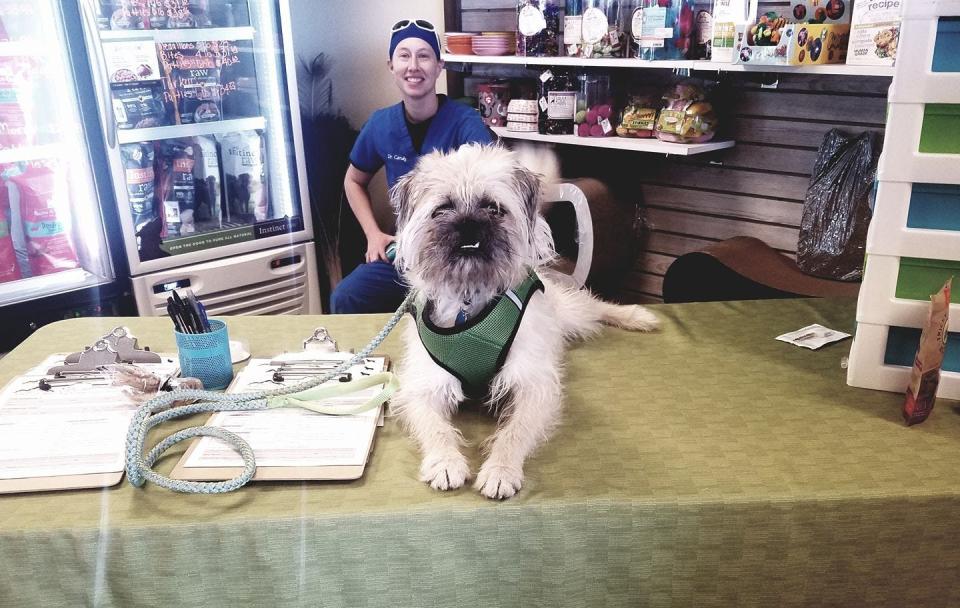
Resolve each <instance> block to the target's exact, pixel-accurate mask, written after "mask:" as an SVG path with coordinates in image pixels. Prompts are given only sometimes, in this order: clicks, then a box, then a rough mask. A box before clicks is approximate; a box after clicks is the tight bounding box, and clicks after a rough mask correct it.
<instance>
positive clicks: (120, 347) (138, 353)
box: [63, 327, 162, 365]
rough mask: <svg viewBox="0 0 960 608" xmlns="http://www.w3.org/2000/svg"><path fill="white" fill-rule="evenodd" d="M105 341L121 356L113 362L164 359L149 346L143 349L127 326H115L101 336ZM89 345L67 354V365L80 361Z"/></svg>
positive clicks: (142, 361) (101, 339)
mask: <svg viewBox="0 0 960 608" xmlns="http://www.w3.org/2000/svg"><path fill="white" fill-rule="evenodd" d="M100 341H104V342H106V343H107V344H109V345H110V347H111V348H112V349H113V350H114V352H116V353H117V356H118V357H119V358H118V360H117V361H114V362H113V363H160V362H161V361H162V359H161V358H160V355H158V354H157V353H154V352H151V351H150V350H149V349H148V348H143V349H141V348H140V347H139V345H138V344H137V338H136V337H135V336H134V335H133V334H132V333H130V330H129V329H127V328H126V327H115V328H114V329H113V330H112V331H111V332H110V333H108V334H107V335H105V336H103V337H101V338H100V339H99V340H98V342H100ZM89 348H91V347H89V346H88V347H87V348H85V349H83V351H80V352H78V353H73V354H70V355H67V356H66V358H65V359H64V360H63V362H64V363H65V364H67V365H72V364H76V363H78V362H79V361H80V358H81V357H82V355H83V353H84V352H86V351H87V350H88V349H89Z"/></svg>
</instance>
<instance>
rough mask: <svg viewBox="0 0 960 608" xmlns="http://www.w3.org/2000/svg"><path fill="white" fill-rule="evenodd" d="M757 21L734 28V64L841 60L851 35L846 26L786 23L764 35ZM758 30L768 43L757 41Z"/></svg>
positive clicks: (845, 55) (819, 62)
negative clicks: (735, 37)
mask: <svg viewBox="0 0 960 608" xmlns="http://www.w3.org/2000/svg"><path fill="white" fill-rule="evenodd" d="M758 25H762V24H760V23H758V24H752V25H747V26H738V27H737V47H736V53H735V55H734V63H740V64H752V65H796V66H802V65H823V64H826V63H843V62H844V60H845V59H846V57H847V44H848V42H849V38H850V26H849V25H831V24H819V25H818V24H812V23H788V24H785V25H782V26H781V27H779V28H776V29H773V31H771V32H770V35H769V36H767V35H766V33H765V31H764V30H763V28H762V27H761V28H759V29H754V28H757V27H758ZM757 32H760V35H763V36H764V39H765V40H770V41H771V44H757V43H758V42H759V41H760V40H759V39H758V34H757Z"/></svg>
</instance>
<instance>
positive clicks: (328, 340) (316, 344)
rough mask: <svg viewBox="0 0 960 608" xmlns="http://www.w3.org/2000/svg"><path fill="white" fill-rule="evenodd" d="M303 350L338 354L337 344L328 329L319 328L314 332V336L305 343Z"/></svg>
mask: <svg viewBox="0 0 960 608" xmlns="http://www.w3.org/2000/svg"><path fill="white" fill-rule="evenodd" d="M303 350H305V351H310V350H314V351H326V352H331V353H335V352H337V342H336V340H334V339H333V336H331V335H330V332H328V331H327V328H326V327H318V328H316V329H315V330H313V335H311V336H310V337H309V338H307V339H306V340H304V341H303Z"/></svg>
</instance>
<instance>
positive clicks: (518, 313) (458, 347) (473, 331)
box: [413, 271, 543, 399]
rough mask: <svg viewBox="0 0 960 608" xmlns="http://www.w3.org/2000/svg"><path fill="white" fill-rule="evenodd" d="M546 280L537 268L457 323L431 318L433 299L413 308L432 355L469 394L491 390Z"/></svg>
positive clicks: (479, 394) (476, 396) (476, 397)
mask: <svg viewBox="0 0 960 608" xmlns="http://www.w3.org/2000/svg"><path fill="white" fill-rule="evenodd" d="M538 290H539V291H543V283H542V282H541V281H540V277H538V276H537V275H536V273H535V272H533V271H531V272H530V275H529V276H528V277H527V278H526V279H524V281H523V282H522V283H520V284H519V285H517V286H516V287H514V288H513V289H508V290H507V291H506V292H505V293H503V294H502V295H500V296H498V297H497V298H496V299H494V300H493V302H491V303H490V305H489V306H487V307H486V308H485V309H484V310H483V311H482V312H481V313H480V314H478V315H477V316H476V317H473V318H472V319H468V320H467V321H466V322H465V323H463V324H462V325H457V326H455V327H437V326H436V325H434V324H433V323H432V322H431V321H430V312H431V310H432V309H433V303H432V302H426V303H425V304H424V302H422V301H418V302H417V303H416V305H415V306H414V308H413V318H414V319H416V321H417V331H418V332H419V334H420V341H421V342H423V346H424V347H425V348H426V349H427V352H428V353H430V357H431V358H432V359H433V360H434V361H435V362H436V363H437V365H439V366H440V367H442V368H443V369H445V370H447V371H448V372H450V373H451V374H453V375H454V376H455V377H456V378H457V379H458V380H460V384H461V386H462V387H463V392H464V394H466V395H467V396H468V397H471V398H474V399H479V398H482V397H483V396H484V395H486V393H487V389H488V387H489V384H490V381H491V380H493V377H494V376H496V375H497V372H498V371H500V368H501V367H503V362H504V361H505V360H506V359H507V353H508V352H510V345H511V344H513V338H514V336H516V335H517V330H518V329H519V328H520V321H521V319H523V313H524V311H525V310H526V309H527V303H528V302H529V301H530V298H531V297H533V294H534V293H535V292H537V291H538Z"/></svg>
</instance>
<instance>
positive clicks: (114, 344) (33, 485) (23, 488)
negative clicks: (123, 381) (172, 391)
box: [0, 327, 177, 494]
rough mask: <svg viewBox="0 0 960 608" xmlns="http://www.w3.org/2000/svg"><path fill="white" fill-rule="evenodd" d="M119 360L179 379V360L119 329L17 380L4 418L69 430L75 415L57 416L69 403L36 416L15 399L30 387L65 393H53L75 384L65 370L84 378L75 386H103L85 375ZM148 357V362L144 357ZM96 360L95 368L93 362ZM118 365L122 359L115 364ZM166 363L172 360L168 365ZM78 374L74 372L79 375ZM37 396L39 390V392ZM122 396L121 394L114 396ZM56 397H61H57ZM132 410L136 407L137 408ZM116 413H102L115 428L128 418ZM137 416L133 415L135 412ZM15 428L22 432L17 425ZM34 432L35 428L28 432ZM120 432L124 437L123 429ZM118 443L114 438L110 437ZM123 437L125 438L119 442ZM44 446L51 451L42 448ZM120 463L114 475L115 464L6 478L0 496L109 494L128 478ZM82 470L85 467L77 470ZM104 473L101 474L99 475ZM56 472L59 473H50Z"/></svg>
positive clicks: (5, 393)
mask: <svg viewBox="0 0 960 608" xmlns="http://www.w3.org/2000/svg"><path fill="white" fill-rule="evenodd" d="M111 354H112V355H114V356H115V357H119V356H120V355H123V356H122V360H124V361H126V360H131V361H137V362H138V363H139V364H140V365H144V366H147V367H148V368H149V369H151V371H154V372H155V373H160V374H161V375H165V374H167V373H169V374H170V375H171V376H172V375H173V374H174V373H175V370H176V367H177V365H176V363H175V362H174V359H173V357H174V356H173V355H159V354H156V353H153V352H150V351H140V350H139V349H138V348H137V342H136V338H133V337H132V335H130V334H129V332H128V330H126V329H125V328H122V327H121V328H117V329H115V330H113V331H112V332H111V333H110V334H108V335H107V336H104V337H103V338H101V339H99V340H97V341H96V342H95V343H94V345H93V346H90V347H87V348H85V349H84V350H83V351H81V352H78V353H72V354H69V355H65V354H51V355H48V356H46V357H45V358H44V359H43V360H42V361H41V362H40V363H39V364H37V365H35V366H33V367H31V368H29V369H28V370H26V371H25V372H24V373H22V374H20V375H18V376H16V377H14V378H12V379H11V380H10V381H9V382H7V383H6V385H4V386H3V388H2V390H0V400H2V404H3V406H4V407H0V416H3V415H9V414H11V411H12V412H13V414H12V415H13V416H14V417H17V416H24V417H26V418H33V417H34V415H36V418H37V419H41V418H43V417H45V416H48V415H49V416H50V417H52V418H58V417H64V418H67V421H66V422H65V424H68V425H69V424H72V423H71V422H69V414H66V415H64V414H57V413H55V412H57V411H60V410H63V411H65V410H64V403H65V402H64V401H63V400H62V399H60V400H58V399H53V400H52V401H48V402H43V401H41V402H38V403H37V410H36V411H31V410H30V409H29V407H28V406H30V405H31V404H30V403H29V402H28V401H27V402H24V401H18V397H16V396H15V395H17V394H19V393H26V392H28V391H24V390H23V389H22V388H20V389H18V388H17V387H23V386H27V385H30V384H35V383H39V386H38V388H39V390H40V391H50V390H53V391H59V390H61V388H58V386H60V385H59V384H58V385H56V386H53V387H51V384H53V383H55V382H63V381H64V380H69V378H70V376H58V375H57V374H56V372H58V371H61V370H66V371H73V373H74V374H76V377H78V380H76V381H74V382H73V384H77V385H82V383H83V382H86V381H93V382H94V383H97V384H99V383H100V382H99V381H100V379H93V378H89V377H86V378H85V377H84V375H85V373H86V372H88V371H90V369H93V368H95V367H96V366H97V365H99V364H102V363H103V361H102V360H100V359H98V357H101V356H105V355H111ZM141 355H142V356H141ZM91 359H92V362H91ZM115 360H116V359H115ZM164 360H167V361H166V362H164ZM84 361H87V367H84ZM75 369H76V370H77V371H74V370H75ZM44 381H47V382H49V384H47V385H46V386H47V388H46V389H44V388H43V386H44V384H43V383H44ZM34 390H36V389H34ZM106 390H108V391H110V392H111V395H110V397H109V398H114V397H116V398H118V399H126V398H125V397H120V396H119V395H120V394H121V391H122V389H121V388H119V387H109V388H107V389H106ZM114 391H116V394H113V392H114ZM30 394H31V395H36V393H30ZM51 394H55V393H51ZM79 398H80V399H81V400H82V399H83V398H93V399H107V398H108V397H105V396H104V394H102V393H101V394H99V395H97V396H95V397H90V396H89V395H82V396H80V397H79ZM124 403H125V402H121V403H119V404H118V405H119V406H120V407H126V406H125V405H124ZM46 407H51V408H53V409H52V411H49V412H48V411H45V409H44V408H46ZM74 407H76V406H75V405H74V404H72V403H71V404H69V405H68V407H67V408H66V409H72V408H74ZM131 407H132V406H131ZM109 410H110V408H107V409H106V410H102V411H101V413H100V414H95V415H103V416H107V417H110V419H111V424H114V423H115V421H116V420H118V419H121V418H123V416H115V415H111V414H110V413H109ZM130 415H131V416H132V411H131V412H130ZM83 424H97V422H96V420H84V421H83ZM127 426H129V423H126V422H125V423H124V424H123V427H127ZM13 428H18V427H17V426H16V425H14V427H13ZM28 428H29V427H28ZM118 432H122V431H121V430H119V429H118ZM110 436H111V437H113V435H110ZM118 437H119V436H118ZM39 445H45V444H43V443H40V444H39ZM122 445H123V441H122V438H121V440H120V441H119V446H120V448H121V449H122ZM117 456H119V460H118V461H117V462H116V464H117V467H116V469H115V470H114V465H113V464H111V465H110V466H109V467H106V466H96V467H94V470H95V471H96V472H89V473H85V472H66V474H63V473H61V474H53V475H44V474H42V473H40V474H37V475H36V476H31V477H15V476H14V477H4V478H0V494H17V493H27V492H51V491H59V490H79V489H92V488H107V487H111V486H115V485H117V484H119V483H120V481H121V480H122V479H123V475H124V472H125V466H124V460H123V458H122V452H119V453H118V454H117ZM73 468H74V469H76V468H82V467H73ZM97 469H99V470H97ZM49 472H54V471H49Z"/></svg>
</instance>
